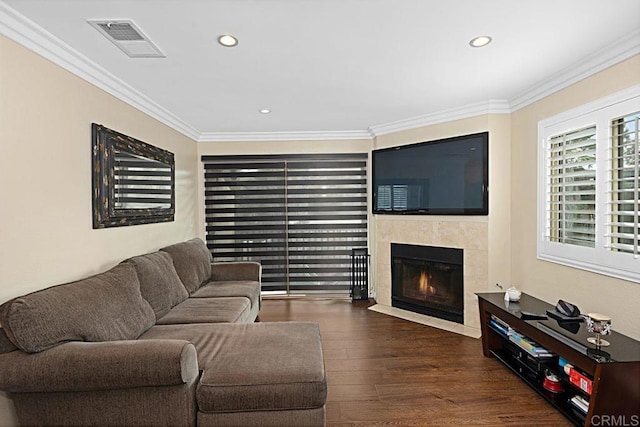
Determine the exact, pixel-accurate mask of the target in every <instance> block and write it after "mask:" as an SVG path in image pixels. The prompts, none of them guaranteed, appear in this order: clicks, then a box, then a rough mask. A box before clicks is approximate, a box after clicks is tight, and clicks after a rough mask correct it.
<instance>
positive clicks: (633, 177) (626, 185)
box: [607, 112, 640, 256]
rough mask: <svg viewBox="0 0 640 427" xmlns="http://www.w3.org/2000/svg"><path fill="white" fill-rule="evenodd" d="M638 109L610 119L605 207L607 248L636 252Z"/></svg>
mask: <svg viewBox="0 0 640 427" xmlns="http://www.w3.org/2000/svg"><path fill="white" fill-rule="evenodd" d="M639 121H640V112H636V113H633V114H630V115H627V116H624V117H621V118H619V119H615V120H613V121H612V122H611V135H612V144H611V160H612V162H611V163H612V164H611V172H610V179H611V200H610V201H609V203H610V205H609V207H610V209H609V210H608V222H607V227H608V234H607V237H609V238H610V246H609V247H610V249H611V250H612V251H615V252H626V253H631V254H634V255H635V256H638V253H639V249H638V246H639V245H638V240H639V238H638V234H639V232H640V223H639V218H638V203H639V202H638V201H639V199H640V196H639V192H640V190H639V188H638V187H639V184H640V183H639V181H640V178H639V177H640V174H639V173H638V168H639V167H640V161H639V159H638V157H639V156H640V146H639V144H638V125H639Z"/></svg>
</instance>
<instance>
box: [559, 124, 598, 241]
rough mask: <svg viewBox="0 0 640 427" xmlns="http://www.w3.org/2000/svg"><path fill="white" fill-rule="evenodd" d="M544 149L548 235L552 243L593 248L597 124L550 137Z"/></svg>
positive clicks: (594, 236)
mask: <svg viewBox="0 0 640 427" xmlns="http://www.w3.org/2000/svg"><path fill="white" fill-rule="evenodd" d="M547 152H548V155H549V160H548V162H547V174H548V186H549V188H548V190H547V197H548V199H547V215H549V220H548V222H547V223H548V230H547V238H548V239H549V240H550V241H553V242H560V243H566V244H569V245H579V246H588V247H594V246H595V241H596V127H595V126H589V127H587V128H585V129H579V130H577V131H573V132H568V133H565V134H561V135H556V136H553V137H551V138H550V139H549V147H548V149H547Z"/></svg>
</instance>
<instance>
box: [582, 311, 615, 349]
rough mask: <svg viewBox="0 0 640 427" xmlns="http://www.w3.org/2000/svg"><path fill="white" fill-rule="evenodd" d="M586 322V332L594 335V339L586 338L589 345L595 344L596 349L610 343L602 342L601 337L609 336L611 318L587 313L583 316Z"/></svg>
mask: <svg viewBox="0 0 640 427" xmlns="http://www.w3.org/2000/svg"><path fill="white" fill-rule="evenodd" d="M585 320H586V321H587V331H589V332H591V333H594V334H596V336H595V337H589V338H587V341H588V342H590V343H591V344H595V346H596V348H597V349H599V348H600V347H606V346H608V345H610V344H611V343H610V342H609V341H606V340H603V339H602V335H609V334H611V318H610V317H609V316H606V315H604V314H600V313H588V314H587V315H585Z"/></svg>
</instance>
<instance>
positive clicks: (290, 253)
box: [202, 153, 367, 293]
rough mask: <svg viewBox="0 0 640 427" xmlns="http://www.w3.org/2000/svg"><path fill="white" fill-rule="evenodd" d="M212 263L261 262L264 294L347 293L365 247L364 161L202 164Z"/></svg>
mask: <svg viewBox="0 0 640 427" xmlns="http://www.w3.org/2000/svg"><path fill="white" fill-rule="evenodd" d="M202 162H203V164H204V175H205V176H204V180H205V223H206V239H207V246H208V247H209V249H210V250H211V253H212V255H213V259H214V261H241V260H251V261H259V262H260V263H261V264H262V269H263V271H262V282H263V283H262V290H263V291H286V292H288V293H296V292H303V293H310V292H335V291H340V292H346V291H348V289H349V278H350V276H349V267H350V263H351V259H350V255H351V249H352V248H359V247H366V246H367V154H366V153H363V154H335V155H269V156H202Z"/></svg>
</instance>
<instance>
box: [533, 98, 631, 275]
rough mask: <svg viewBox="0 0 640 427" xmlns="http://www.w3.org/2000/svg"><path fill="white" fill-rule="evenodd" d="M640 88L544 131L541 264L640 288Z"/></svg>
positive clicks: (559, 119) (556, 120)
mask: <svg viewBox="0 0 640 427" xmlns="http://www.w3.org/2000/svg"><path fill="white" fill-rule="evenodd" d="M639 119H640V86H636V87H632V88H630V89H628V90H625V91H622V92H619V93H616V94H614V95H611V96H609V97H607V98H604V99H602V100H599V101H595V102H593V103H590V104H587V105H584V106H582V107H578V108H576V109H574V110H571V111H568V112H566V113H562V114H559V115H557V116H554V117H551V118H549V119H545V120H543V121H541V122H539V124H538V134H539V136H540V143H539V156H538V161H539V167H538V179H539V185H538V190H539V194H538V258H540V259H542V260H545V261H551V262H556V263H559V264H564V265H568V266H571V267H575V268H580V269H584V270H589V271H594V272H597V273H601V274H606V275H609V276H613V277H618V278H621V279H625V280H630V281H634V282H639V283H640V252H639V248H638V246H639V236H638V234H639V232H640V226H639V214H638V208H639V202H638V199H639V194H638V193H639V188H638V187H639V184H640V178H639V173H638V168H639V161H638V157H639V156H640V148H639V147H638V120H639Z"/></svg>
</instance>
